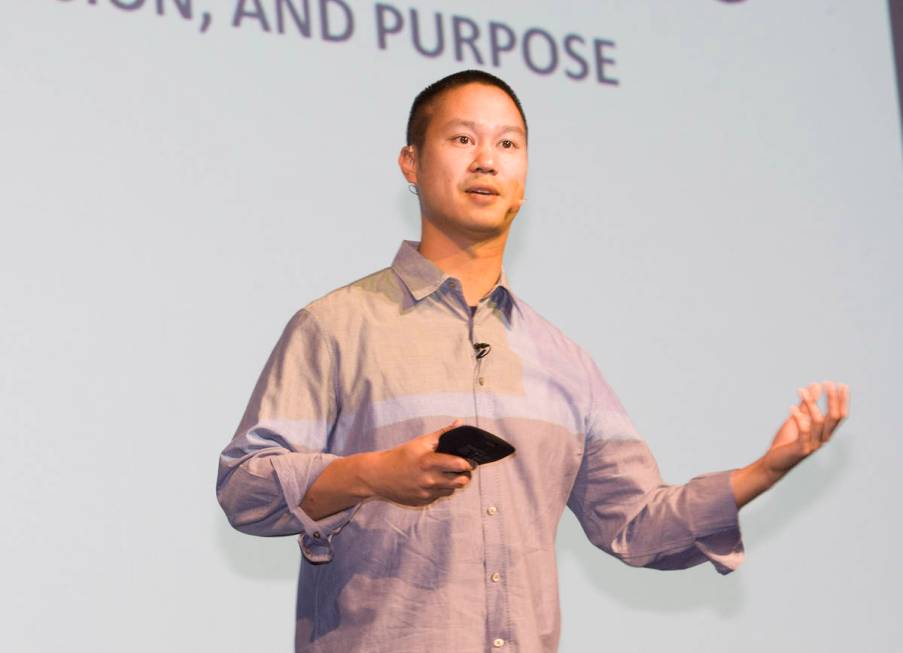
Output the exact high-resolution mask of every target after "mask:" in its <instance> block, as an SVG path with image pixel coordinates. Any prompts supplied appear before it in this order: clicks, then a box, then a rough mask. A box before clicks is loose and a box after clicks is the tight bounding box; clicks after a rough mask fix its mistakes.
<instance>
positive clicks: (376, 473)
mask: <svg viewBox="0 0 903 653" xmlns="http://www.w3.org/2000/svg"><path fill="white" fill-rule="evenodd" d="M462 423H463V422H462V421H461V420H458V419H456V420H455V421H454V422H452V423H451V424H449V425H448V426H445V427H443V428H441V429H439V430H438V431H433V432H432V433H427V434H425V435H421V436H418V437H416V438H414V439H412V440H408V441H407V442H404V443H402V444H400V445H398V446H397V447H393V448H392V449H386V450H384V451H377V452H374V453H373V454H371V455H372V458H371V459H370V460H369V461H368V463H369V464H367V465H366V468H365V469H364V470H362V471H361V474H362V476H363V480H364V482H365V483H366V484H367V485H368V486H369V487H370V489H371V491H372V492H373V494H374V495H375V496H378V497H382V498H383V499H388V500H389V501H394V502H396V503H401V504H404V505H408V506H425V505H427V504H430V503H432V502H433V501H435V500H436V499H438V498H439V497H446V496H448V495H450V494H452V493H453V492H454V491H455V490H460V489H461V488H463V487H465V486H466V485H467V484H468V483H469V482H470V475H471V474H470V473H471V470H472V469H473V467H471V464H470V462H469V461H467V460H466V459H464V458H461V457H460V456H453V455H451V454H446V453H436V446H437V445H438V443H439V436H441V435H442V434H443V433H445V432H446V431H450V430H451V429H453V428H455V427H456V426H460V425H461V424H462Z"/></svg>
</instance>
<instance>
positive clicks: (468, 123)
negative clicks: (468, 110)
mask: <svg viewBox="0 0 903 653" xmlns="http://www.w3.org/2000/svg"><path fill="white" fill-rule="evenodd" d="M459 126H460V127H469V128H470V129H472V130H474V131H477V123H475V122H474V121H473V120H460V119H457V118H455V119H452V120H449V121H448V122H447V123H445V127H446V128H448V127H459ZM498 131H499V132H500V133H506V132H517V133H518V134H520V135H521V136H523V135H524V128H523V127H518V126H517V125H504V126H503V127H500V128H499V129H498Z"/></svg>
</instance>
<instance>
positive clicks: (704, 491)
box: [690, 471, 744, 574]
mask: <svg viewBox="0 0 903 653" xmlns="http://www.w3.org/2000/svg"><path fill="white" fill-rule="evenodd" d="M730 477H731V471H725V472H717V473H714V474H706V475H704V476H697V477H696V478H694V479H693V480H692V481H690V485H692V486H693V490H692V497H693V499H692V512H691V519H692V527H693V532H694V534H695V537H696V547H697V548H698V549H699V551H700V552H701V553H702V554H703V555H705V556H706V557H707V558H708V559H709V561H710V562H711V563H712V565H714V567H715V569H716V570H717V571H718V573H719V574H728V573H730V572H732V571H734V570H735V569H737V567H739V566H740V563H741V562H743V558H744V549H743V539H742V536H741V533H740V521H739V512H738V510H737V502H736V500H735V499H734V492H733V489H732V488H731V481H730Z"/></svg>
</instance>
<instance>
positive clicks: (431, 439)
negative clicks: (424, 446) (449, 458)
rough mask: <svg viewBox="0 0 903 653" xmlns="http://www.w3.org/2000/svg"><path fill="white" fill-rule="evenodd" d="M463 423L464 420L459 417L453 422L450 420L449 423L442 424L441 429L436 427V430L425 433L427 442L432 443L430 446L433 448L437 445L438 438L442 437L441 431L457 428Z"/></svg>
mask: <svg viewBox="0 0 903 653" xmlns="http://www.w3.org/2000/svg"><path fill="white" fill-rule="evenodd" d="M463 424H464V420H462V419H460V418H459V419H456V420H455V421H454V422H452V423H451V424H447V425H446V426H443V427H442V428H441V429H437V430H435V431H433V432H432V433H427V434H426V438H427V439H428V440H429V442H430V443H431V445H432V448H433V449H434V450H435V449H436V447H437V446H438V445H439V438H440V437H442V434H443V433H446V432H447V431H451V430H452V429H453V428H457V427H459V426H461V425H463Z"/></svg>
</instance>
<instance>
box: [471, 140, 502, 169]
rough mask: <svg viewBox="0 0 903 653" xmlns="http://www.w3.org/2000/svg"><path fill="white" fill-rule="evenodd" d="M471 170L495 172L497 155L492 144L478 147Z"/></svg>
mask: <svg viewBox="0 0 903 653" xmlns="http://www.w3.org/2000/svg"><path fill="white" fill-rule="evenodd" d="M470 170H471V172H482V173H483V174H490V175H494V174H495V172H496V170H495V157H494V156H493V151H492V147H491V146H490V145H488V144H483V145H480V146H479V147H477V149H476V150H475V151H474V157H473V162H472V163H471V164H470Z"/></svg>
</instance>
